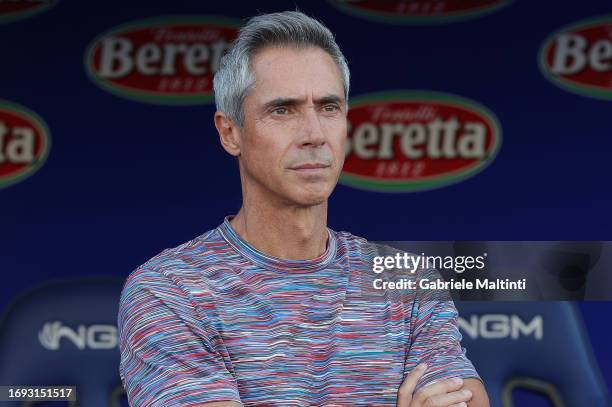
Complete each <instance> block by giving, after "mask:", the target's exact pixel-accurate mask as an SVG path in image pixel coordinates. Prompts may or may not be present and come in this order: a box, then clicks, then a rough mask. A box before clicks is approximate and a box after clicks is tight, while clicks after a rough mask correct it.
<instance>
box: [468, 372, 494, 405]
mask: <svg viewBox="0 0 612 407" xmlns="http://www.w3.org/2000/svg"><path fill="white" fill-rule="evenodd" d="M463 388H464V389H468V390H470V391H471V392H472V399H471V400H470V401H469V402H468V406H469V407H489V396H487V391H486V390H485V388H484V386H483V384H482V382H481V381H480V380H478V379H465V380H464V381H463Z"/></svg>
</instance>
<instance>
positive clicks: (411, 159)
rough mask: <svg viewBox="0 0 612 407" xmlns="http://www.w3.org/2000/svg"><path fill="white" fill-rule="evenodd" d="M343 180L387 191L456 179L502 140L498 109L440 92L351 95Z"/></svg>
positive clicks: (481, 163)
mask: <svg viewBox="0 0 612 407" xmlns="http://www.w3.org/2000/svg"><path fill="white" fill-rule="evenodd" d="M350 104H351V108H350V110H349V113H348V121H349V124H348V126H349V136H348V142H347V148H346V160H345V163H344V168H343V171H342V174H341V176H340V182H341V183H343V184H345V185H349V186H353V187H357V188H362V189H369V190H375V191H384V192H404V191H419V190H426V189H433V188H439V187H442V186H445V185H449V184H453V183H456V182H459V181H462V180H465V179H466V178H468V177H471V176H473V175H475V174H476V173H478V172H480V171H482V170H483V169H484V168H485V167H486V166H487V165H489V164H490V163H491V162H492V161H493V159H494V158H495V155H496V154H497V151H498V150H499V147H500V145H501V139H502V135H501V128H500V125H499V122H498V120H497V118H496V117H495V115H494V114H493V113H491V112H490V111H489V110H488V109H486V108H485V107H483V106H480V105H479V104H477V103H476V102H473V101H470V100H467V99H465V98H462V97H459V96H454V95H449V94H446V93H437V92H401V91H396V92H385V93H377V94H371V95H365V96H361V97H359V98H355V99H354V100H352V101H351V103H350Z"/></svg>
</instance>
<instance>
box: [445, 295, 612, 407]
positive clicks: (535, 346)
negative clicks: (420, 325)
mask: <svg viewBox="0 0 612 407" xmlns="http://www.w3.org/2000/svg"><path fill="white" fill-rule="evenodd" d="M455 305H456V306H457V309H458V311H459V316H460V320H459V326H460V331H461V334H462V335H463V341H462V346H464V347H465V348H466V349H467V356H468V357H469V358H470V360H471V361H472V362H473V363H474V365H475V366H476V369H477V370H478V372H479V374H480V375H481V376H482V378H483V380H484V381H485V386H486V388H487V392H488V393H489V397H490V400H491V406H492V407H502V406H503V407H510V406H513V403H512V393H513V391H514V390H515V389H527V390H530V391H532V392H536V393H541V394H543V395H545V396H546V397H547V398H548V399H549V401H550V405H553V406H555V407H558V406H565V407H610V406H612V403H610V399H609V395H608V390H607V388H606V385H605V383H604V381H603V379H602V377H601V373H600V370H599V367H598V365H597V362H596V361H595V358H594V357H593V353H592V350H591V345H590V342H589V340H588V338H587V336H586V331H585V328H584V326H583V323H582V318H581V316H580V314H579V312H578V310H577V309H576V307H575V304H573V303H572V302H567V301H547V302H544V301H530V302H491V301H488V302H485V301H457V302H456V303H455ZM523 406H527V404H518V407H523Z"/></svg>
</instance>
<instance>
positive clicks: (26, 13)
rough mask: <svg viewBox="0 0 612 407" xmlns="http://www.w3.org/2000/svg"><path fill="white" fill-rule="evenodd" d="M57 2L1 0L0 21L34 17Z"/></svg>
mask: <svg viewBox="0 0 612 407" xmlns="http://www.w3.org/2000/svg"><path fill="white" fill-rule="evenodd" d="M56 4H57V0H8V1H7V0H4V1H0V23H9V22H12V21H16V20H21V19H24V18H28V17H32V16H33V15H36V14H38V13H42V12H43V11H46V10H48V9H50V8H51V7H53V6H55V5H56Z"/></svg>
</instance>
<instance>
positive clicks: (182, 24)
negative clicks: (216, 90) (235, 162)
mask: <svg viewBox="0 0 612 407" xmlns="http://www.w3.org/2000/svg"><path fill="white" fill-rule="evenodd" d="M239 26H240V22H239V21H235V20H230V19H227V18H223V17H194V16H189V17H164V18H156V19H149V20H143V21H138V22H134V23H129V24H125V25H122V26H120V27H117V28H114V29H112V30H110V31H108V32H106V33H104V34H102V35H100V36H99V37H98V38H96V39H95V40H94V41H93V42H92V44H91V45H90V46H89V48H88V50H87V53H86V57H85V65H86V69H87V72H88V73H89V76H90V78H91V79H92V80H93V81H94V82H95V83H96V84H98V85H99V86H101V87H102V88H103V89H106V90H108V91H109V92H111V93H114V94H117V95H119V96H123V97H127V98H129V99H134V100H138V101H141V102H148V103H158V104H198V103H208V102H211V101H212V100H213V99H214V94H213V87H212V86H213V83H212V79H213V75H214V73H215V72H216V70H217V67H218V65H219V61H220V59H221V56H222V55H223V54H224V53H225V51H226V50H227V49H228V48H229V46H230V43H231V41H232V40H233V39H234V38H235V37H236V35H237V33H238V28H239Z"/></svg>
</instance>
